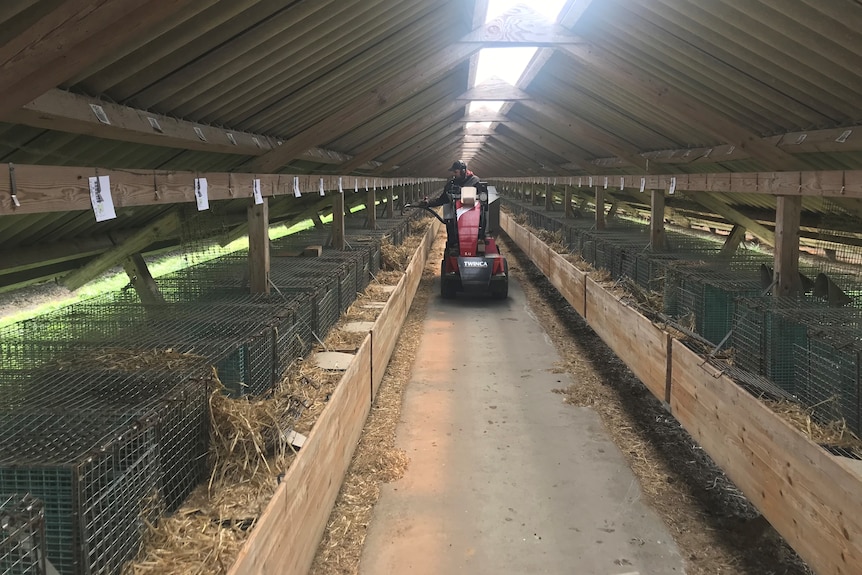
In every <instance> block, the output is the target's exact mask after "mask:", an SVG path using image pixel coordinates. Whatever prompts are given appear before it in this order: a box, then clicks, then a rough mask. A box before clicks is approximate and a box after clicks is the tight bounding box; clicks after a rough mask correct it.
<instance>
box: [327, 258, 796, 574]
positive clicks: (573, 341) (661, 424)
mask: <svg viewBox="0 0 862 575" xmlns="http://www.w3.org/2000/svg"><path fill="white" fill-rule="evenodd" d="M437 249H438V250H439V249H440V248H439V243H438V247H437ZM503 249H504V253H506V255H507V257H508V258H509V264H510V271H511V273H512V275H513V277H514V278H516V279H517V280H518V281H519V283H520V284H521V286H522V287H523V289H524V292H525V293H526V296H527V299H528V300H529V301H530V302H531V304H532V311H533V313H534V314H535V315H536V317H537V318H538V319H539V320H540V322H541V323H542V325H543V327H544V329H545V331H546V332H547V333H548V335H549V337H550V339H551V341H552V342H553V343H554V345H555V346H556V348H557V350H558V352H559V354H560V356H561V357H562V358H563V360H562V362H561V363H560V364H559V365H557V366H555V369H556V370H558V371H559V372H560V373H563V372H568V373H569V374H571V376H572V377H573V379H574V380H575V381H578V382H579V384H578V385H577V386H571V387H568V388H566V389H558V390H556V392H557V393H560V394H563V395H564V396H565V398H566V401H567V402H568V403H571V404H572V405H576V406H589V407H591V408H592V409H594V410H595V411H596V412H597V413H598V414H599V415H600V417H601V420H602V422H603V424H604V426H605V428H606V429H607V430H608V431H609V433H610V434H611V436H612V437H613V438H614V441H615V443H616V444H617V446H618V447H619V448H620V450H621V451H622V453H623V454H624V455H625V457H626V459H627V460H628V463H629V465H630V466H631V468H632V470H633V471H634V473H635V475H636V476H637V477H638V479H639V481H640V484H641V488H642V490H643V493H644V498H645V501H646V502H647V503H648V504H649V505H650V506H651V507H653V508H654V509H655V510H656V511H657V512H658V514H659V515H660V516H661V518H662V519H663V521H664V522H665V524H666V525H667V526H668V529H669V530H670V531H671V533H672V535H673V537H674V539H675V540H676V543H677V546H678V547H679V549H680V552H681V553H682V555H683V557H684V558H685V559H686V572H687V573H689V574H691V575H701V574H702V575H707V574H709V575H712V574H725V573H733V574H740V575H768V574H775V575H803V574H809V573H811V572H810V570H808V569H807V567H806V566H805V565H804V564H803V563H802V562H801V560H800V559H799V558H798V557H797V556H796V555H795V553H794V552H793V551H792V550H791V549H790V548H789V547H788V546H787V545H786V544H785V543H784V542H783V541H782V540H781V538H780V537H779V536H778V535H777V534H776V533H775V532H774V531H773V530H772V529H771V528H769V527H768V525H765V524H764V522H763V521H762V520H761V519H760V518H759V516H758V514H757V512H756V510H755V509H754V508H753V507H752V506H751V505H750V504H749V503H748V502H747V501H746V500H745V498H744V497H743V496H742V494H741V493H740V492H739V491H738V490H736V489H735V488H734V486H733V485H732V484H731V483H730V482H729V481H728V480H727V478H726V477H724V475H723V474H722V473H721V472H720V470H719V469H717V468H716V467H715V466H714V465H713V464H712V463H711V461H710V460H709V458H708V457H707V456H706V455H705V454H704V453H703V451H702V450H700V449H699V448H698V447H697V446H696V445H695V444H694V443H693V442H692V440H691V439H690V437H689V436H688V435H687V434H686V433H685V431H684V430H682V429H681V428H680V427H679V425H677V424H676V423H675V421H674V420H673V418H671V417H670V416H669V415H668V413H667V412H666V411H665V410H664V408H663V407H662V406H661V405H660V404H659V403H658V402H657V401H656V400H654V399H653V397H652V396H651V395H650V394H649V393H648V392H647V391H646V390H645V388H643V386H642V385H641V384H640V383H639V382H638V381H637V379H636V378H635V377H634V376H633V375H632V374H631V372H629V371H628V369H627V368H626V367H625V365H624V364H623V363H622V362H620V361H619V360H618V359H616V357H615V356H614V355H613V353H612V352H611V351H610V350H609V349H608V348H607V347H606V346H605V345H604V344H603V343H602V342H601V340H600V339H599V338H598V336H596V335H595V334H594V333H593V332H592V330H591V329H590V328H589V327H588V326H587V325H586V324H585V323H584V322H583V321H582V320H581V318H580V316H578V315H577V313H576V312H574V310H572V309H571V307H570V306H568V304H567V303H566V302H565V300H564V299H563V298H562V297H560V296H559V294H557V292H556V290H555V289H554V288H553V287H552V286H551V285H550V284H549V283H548V282H547V281H546V280H545V279H544V276H543V275H542V274H541V272H539V271H538V270H536V269H535V268H534V267H533V266H532V265H531V264H529V262H528V261H527V260H526V259H525V258H524V257H523V255H522V254H520V253H519V251H518V250H517V248H515V247H514V246H511V245H506V244H505V243H504V244H503ZM438 256H439V254H432V256H431V257H430V259H429V262H430V263H429V266H428V268H426V271H425V275H424V277H423V282H422V284H421V286H420V291H419V293H418V294H417V299H416V301H415V303H414V306H413V309H412V310H411V314H410V316H409V317H408V322H407V325H406V327H405V333H404V337H402V340H401V343H400V344H399V346H398V348H396V352H395V361H394V363H393V370H392V373H390V374H387V377H386V379H385V381H386V387H384V388H383V390H382V391H381V395H380V396H379V399H378V404H377V405H376V406H375V408H374V410H373V411H372V415H371V418H370V419H369V422H368V425H367V426H366V429H367V430H373V437H374V439H373V440H371V441H369V440H366V439H365V438H363V440H362V442H361V444H360V446H359V449H358V451H357V455H356V457H355V460H354V464H353V466H352V467H351V470H350V471H349V476H348V478H347V481H346V484H345V485H346V487H345V488H344V489H343V490H342V493H341V495H340V496H339V501H338V502H337V504H336V508H335V509H334V511H333V513H332V516H331V518H330V527H329V528H328V529H327V533H326V535H325V537H324V540H323V542H322V544H321V547H320V550H319V553H318V557H317V559H316V561H315V565H314V568H313V570H312V572H313V573H316V574H326V575H328V574H332V573H358V570H359V567H358V565H359V556H360V553H361V550H362V546H363V543H364V541H365V536H366V531H367V528H368V524H369V521H370V517H371V513H372V508H373V505H374V504H375V502H376V500H377V498H378V497H379V485H377V482H376V479H375V478H381V479H382V480H385V481H391V480H393V479H397V478H398V477H400V476H401V474H402V472H403V470H404V465H407V466H409V461H408V460H407V458H406V455H405V454H404V453H403V452H401V451H400V450H398V449H397V448H396V447H395V445H394V433H395V425H396V423H397V420H398V417H399V414H400V407H401V393H402V390H403V386H404V384H405V382H406V381H407V380H408V379H409V377H410V370H409V366H410V364H411V361H412V357H413V355H414V354H415V352H416V349H417V347H418V345H419V338H418V337H417V333H418V329H419V328H420V327H421V322H422V320H423V319H424V317H425V313H426V310H427V302H428V298H429V297H438V295H437V293H436V291H432V290H434V288H435V284H434V274H435V271H436V268H437V263H436V262H437V260H438ZM393 462H394V463H393ZM351 485H354V486H356V485H360V486H362V487H361V488H360V489H353V490H352V491H351V487H350V486H351Z"/></svg>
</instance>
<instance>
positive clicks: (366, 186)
mask: <svg viewBox="0 0 862 575" xmlns="http://www.w3.org/2000/svg"><path fill="white" fill-rule="evenodd" d="M365 191H366V192H367V191H368V178H365Z"/></svg>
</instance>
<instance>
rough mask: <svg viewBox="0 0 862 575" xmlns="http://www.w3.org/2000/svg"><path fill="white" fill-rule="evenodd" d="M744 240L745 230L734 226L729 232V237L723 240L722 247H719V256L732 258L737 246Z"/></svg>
mask: <svg viewBox="0 0 862 575" xmlns="http://www.w3.org/2000/svg"><path fill="white" fill-rule="evenodd" d="M744 239H745V228H744V227H743V226H740V225H739V224H734V225H733V228H731V230H730V235H729V236H727V239H726V240H724V245H722V246H721V256H722V257H725V258H732V257H733V255H734V254H735V253H736V250H737V249H738V248H739V245H740V244H741V243H742V241H743V240H744Z"/></svg>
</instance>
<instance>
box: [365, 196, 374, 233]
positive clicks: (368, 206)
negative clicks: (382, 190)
mask: <svg viewBox="0 0 862 575" xmlns="http://www.w3.org/2000/svg"><path fill="white" fill-rule="evenodd" d="M376 206H377V191H376V190H374V189H373V188H372V189H370V190H368V191H367V192H366V193H365V213H366V220H365V227H366V228H368V229H369V230H376V229H377V208H376Z"/></svg>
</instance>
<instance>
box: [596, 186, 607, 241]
mask: <svg viewBox="0 0 862 575" xmlns="http://www.w3.org/2000/svg"><path fill="white" fill-rule="evenodd" d="M596 229H597V230H603V229H605V190H604V188H602V187H601V186H596Z"/></svg>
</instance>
